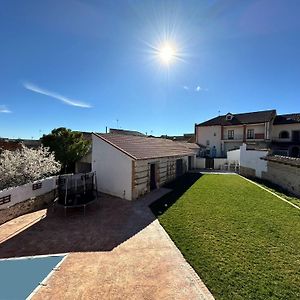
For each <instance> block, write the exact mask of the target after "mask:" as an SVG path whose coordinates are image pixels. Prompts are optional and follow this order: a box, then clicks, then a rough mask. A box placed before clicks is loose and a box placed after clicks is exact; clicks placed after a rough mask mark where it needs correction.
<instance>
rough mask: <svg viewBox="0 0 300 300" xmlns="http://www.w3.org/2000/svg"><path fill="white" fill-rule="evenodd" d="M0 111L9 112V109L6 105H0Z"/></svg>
mask: <svg viewBox="0 0 300 300" xmlns="http://www.w3.org/2000/svg"><path fill="white" fill-rule="evenodd" d="M0 113H4V114H10V113H11V110H10V109H8V107H7V106H6V105H0Z"/></svg>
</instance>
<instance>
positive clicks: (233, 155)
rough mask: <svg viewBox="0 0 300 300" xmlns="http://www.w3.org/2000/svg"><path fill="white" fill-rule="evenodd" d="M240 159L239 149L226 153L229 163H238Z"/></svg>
mask: <svg viewBox="0 0 300 300" xmlns="http://www.w3.org/2000/svg"><path fill="white" fill-rule="evenodd" d="M240 159H241V150H240V149H237V150H231V151H228V152H227V160H228V161H229V162H234V161H237V162H239V163H240Z"/></svg>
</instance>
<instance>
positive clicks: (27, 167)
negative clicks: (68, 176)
mask: <svg viewBox="0 0 300 300" xmlns="http://www.w3.org/2000/svg"><path fill="white" fill-rule="evenodd" d="M60 169H61V164H60V163H59V162H57V161H56V160H55V156H54V154H53V153H52V152H49V149H48V148H46V147H43V146H41V147H39V148H38V149H29V148H27V147H25V146H24V145H22V147H21V149H18V150H15V151H9V150H1V149H0V190H2V189H5V188H8V187H13V186H18V185H22V184H25V183H28V182H32V181H35V180H39V179H42V178H45V177H47V176H50V175H53V174H57V173H58V172H59V171H60Z"/></svg>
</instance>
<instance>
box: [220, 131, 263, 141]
mask: <svg viewBox="0 0 300 300" xmlns="http://www.w3.org/2000/svg"><path fill="white" fill-rule="evenodd" d="M264 140H265V135H264V133H255V134H254V136H253V137H246V139H244V136H243V135H242V134H235V135H234V136H233V137H228V136H224V137H223V139H222V141H226V142H243V141H246V142H251V141H254V142H256V141H264Z"/></svg>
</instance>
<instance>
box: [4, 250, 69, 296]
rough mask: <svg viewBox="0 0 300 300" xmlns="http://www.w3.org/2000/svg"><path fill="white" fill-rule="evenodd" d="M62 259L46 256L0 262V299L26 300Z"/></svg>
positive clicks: (60, 257)
mask: <svg viewBox="0 0 300 300" xmlns="http://www.w3.org/2000/svg"><path fill="white" fill-rule="evenodd" d="M62 258H63V256H46V257H34V258H24V259H23V258H22V259H6V260H0V299H1V300H23V299H26V297H28V296H29V295H30V294H31V293H32V291H33V290H34V289H35V288H36V287H37V286H38V285H39V283H40V282H42V281H43V279H45V277H46V276H47V275H48V274H49V273H50V272H51V271H52V269H53V268H54V267H55V266H56V265H57V264H58V263H59V262H60V261H61V260H62Z"/></svg>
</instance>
